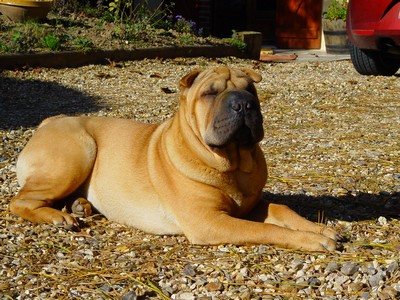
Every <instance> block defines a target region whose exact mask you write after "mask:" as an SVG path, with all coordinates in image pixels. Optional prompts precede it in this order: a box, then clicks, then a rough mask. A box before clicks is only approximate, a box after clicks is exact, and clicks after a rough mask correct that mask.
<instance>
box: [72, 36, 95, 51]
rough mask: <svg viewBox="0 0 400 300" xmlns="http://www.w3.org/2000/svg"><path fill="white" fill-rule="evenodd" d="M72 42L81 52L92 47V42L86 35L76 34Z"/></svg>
mask: <svg viewBox="0 0 400 300" xmlns="http://www.w3.org/2000/svg"><path fill="white" fill-rule="evenodd" d="M74 44H75V46H76V47H77V49H78V50H80V51H83V52H88V51H89V50H91V49H93V43H92V42H91V41H90V40H89V39H88V38H86V37H81V36H78V37H77V38H76V39H75V40H74Z"/></svg>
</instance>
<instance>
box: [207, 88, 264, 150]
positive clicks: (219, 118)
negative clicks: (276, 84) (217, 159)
mask: <svg viewBox="0 0 400 300" xmlns="http://www.w3.org/2000/svg"><path fill="white" fill-rule="evenodd" d="M216 101H218V103H217V104H216V105H217V108H216V110H215V113H214V116H213V122H212V124H211V126H210V128H209V129H208V132H207V134H206V141H205V142H206V143H207V145H209V146H210V147H217V148H221V147H224V146H227V145H228V144H230V143H237V144H238V145H239V146H243V147H251V146H253V145H254V144H256V143H258V142H259V141H261V140H262V138H263V136H264V130H263V126H262V123H263V120H262V115H261V111H260V103H259V101H258V99H257V97H256V96H255V95H253V94H252V93H250V92H248V91H245V90H231V91H228V92H225V93H223V94H221V95H220V96H219V97H218V98H217V99H216Z"/></svg>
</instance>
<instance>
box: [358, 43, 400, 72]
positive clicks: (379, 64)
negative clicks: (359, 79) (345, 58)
mask: <svg viewBox="0 0 400 300" xmlns="http://www.w3.org/2000/svg"><path fill="white" fill-rule="evenodd" d="M350 57H351V61H352V62H353V65H354V68H355V69H356V70H357V72H358V73H360V74H362V75H384V76H391V75H393V74H395V73H396V72H397V70H398V69H399V68H400V62H399V61H396V60H393V59H390V58H389V57H387V56H385V54H384V53H381V52H379V51H371V50H365V49H360V48H358V47H356V46H354V45H353V44H350Z"/></svg>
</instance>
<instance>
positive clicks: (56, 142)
mask: <svg viewBox="0 0 400 300" xmlns="http://www.w3.org/2000/svg"><path fill="white" fill-rule="evenodd" d="M68 119H69V118H66V119H65V120H64V119H57V120H55V121H52V122H50V123H49V124H48V125H47V124H46V125H45V126H43V128H40V129H39V130H38V131H37V133H36V134H35V135H34V136H33V137H32V139H31V140H30V141H29V143H28V144H27V146H26V147H25V149H24V150H23V151H22V153H21V155H20V157H19V159H18V163H17V176H18V179H19V182H20V184H21V186H22V188H21V190H20V191H19V193H18V194H17V195H16V196H15V197H14V198H13V199H12V200H11V204H10V210H11V212H12V213H14V214H16V215H19V216H20V217H22V218H24V219H27V220H30V221H32V222H38V223H53V224H56V225H72V226H77V225H78V223H77V221H76V219H75V218H74V217H73V216H71V215H70V214H68V213H66V212H63V211H60V210H58V209H56V208H54V204H55V203H56V202H57V201H59V200H62V199H64V198H66V197H67V196H69V195H70V194H72V193H73V192H75V191H76V190H77V189H78V188H79V187H80V186H81V185H82V184H83V183H84V182H85V180H86V179H87V178H88V177H89V175H90V173H91V170H92V168H93V164H94V160H95V156H96V143H95V141H94V139H93V138H92V137H91V136H90V135H89V134H88V133H87V132H86V131H85V130H84V128H83V127H82V126H81V125H80V124H79V121H78V120H74V119H70V120H68ZM53 123H55V124H53Z"/></svg>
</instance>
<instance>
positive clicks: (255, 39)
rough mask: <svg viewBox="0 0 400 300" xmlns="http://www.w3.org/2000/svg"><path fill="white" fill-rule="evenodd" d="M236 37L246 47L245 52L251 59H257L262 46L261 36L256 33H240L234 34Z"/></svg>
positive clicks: (259, 33)
mask: <svg viewBox="0 0 400 300" xmlns="http://www.w3.org/2000/svg"><path fill="white" fill-rule="evenodd" d="M236 37H237V38H238V39H240V40H242V41H243V42H245V43H246V45H247V51H248V53H249V54H250V56H251V58H253V59H259V58H260V52H261V44H262V34H261V32H257V31H240V32H236Z"/></svg>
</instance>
